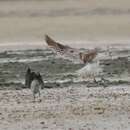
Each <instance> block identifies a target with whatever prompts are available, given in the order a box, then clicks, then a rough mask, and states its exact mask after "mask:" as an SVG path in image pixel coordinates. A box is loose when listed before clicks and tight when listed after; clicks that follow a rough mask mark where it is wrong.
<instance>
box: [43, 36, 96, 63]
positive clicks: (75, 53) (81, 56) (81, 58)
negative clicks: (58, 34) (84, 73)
mask: <svg viewBox="0 0 130 130" xmlns="http://www.w3.org/2000/svg"><path fill="white" fill-rule="evenodd" d="M45 41H46V43H47V45H48V46H49V47H50V48H52V49H53V50H54V51H55V52H56V53H57V54H60V55H62V56H64V57H63V58H68V59H70V60H73V61H77V62H82V63H87V62H90V61H92V60H93V59H94V58H95V57H96V55H97V51H95V50H93V51H89V52H87V53H86V51H85V52H81V50H80V49H76V48H72V47H69V46H66V45H63V44H61V43H58V42H56V41H54V40H53V39H52V38H51V37H49V36H48V35H45Z"/></svg>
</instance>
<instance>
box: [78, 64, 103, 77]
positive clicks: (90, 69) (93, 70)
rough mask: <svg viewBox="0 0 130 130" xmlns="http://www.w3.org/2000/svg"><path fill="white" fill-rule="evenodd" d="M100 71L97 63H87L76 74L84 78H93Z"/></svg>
mask: <svg viewBox="0 0 130 130" xmlns="http://www.w3.org/2000/svg"><path fill="white" fill-rule="evenodd" d="M101 71H102V69H101V67H100V66H99V64H98V63H97V62H94V63H88V64H87V65H86V66H84V67H83V68H81V69H80V70H78V71H77V74H78V75H79V76H81V77H84V78H91V77H93V76H98V75H99V73H100V72H101Z"/></svg>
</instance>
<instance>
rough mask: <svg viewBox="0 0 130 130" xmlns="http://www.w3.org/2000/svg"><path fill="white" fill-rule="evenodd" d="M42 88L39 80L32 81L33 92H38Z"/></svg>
mask: <svg viewBox="0 0 130 130" xmlns="http://www.w3.org/2000/svg"><path fill="white" fill-rule="evenodd" d="M39 89H40V84H39V82H38V81H37V80H33V81H32V83H31V90H32V92H33V93H38V92H39Z"/></svg>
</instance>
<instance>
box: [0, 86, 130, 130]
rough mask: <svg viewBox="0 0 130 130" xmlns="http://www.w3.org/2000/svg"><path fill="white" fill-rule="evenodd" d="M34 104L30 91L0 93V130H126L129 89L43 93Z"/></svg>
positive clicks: (129, 111) (77, 88) (82, 88)
mask: <svg viewBox="0 0 130 130" xmlns="http://www.w3.org/2000/svg"><path fill="white" fill-rule="evenodd" d="M41 99H42V101H41V102H39V101H38V99H37V101H36V102H35V103H33V100H32V94H31V91H30V90H29V89H24V90H1V91H0V106H1V107H0V130H16V129H19V130H36V129H37V130H42V129H45V130H129V129H130V101H129V100H130V88H129V87H128V86H110V87H108V88H103V87H96V88H88V87H87V85H84V86H70V87H67V88H55V89H43V90H42V96H41Z"/></svg>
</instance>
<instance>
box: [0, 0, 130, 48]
mask: <svg viewBox="0 0 130 130" xmlns="http://www.w3.org/2000/svg"><path fill="white" fill-rule="evenodd" d="M44 34H49V35H51V36H52V37H54V38H55V39H57V40H59V41H64V42H65V44H66V43H68V44H69V42H70V43H73V42H74V43H81V42H84V43H85V41H90V42H99V43H100V42H108V43H109V42H115V43H116V42H117V43H118V42H120V43H125V42H126V43H129V40H130V0H0V45H2V46H3V45H5V44H6V45H8V47H9V46H12V45H17V46H19V45H20V47H23V46H24V47H25V46H30V45H42V43H43V44H44Z"/></svg>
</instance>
